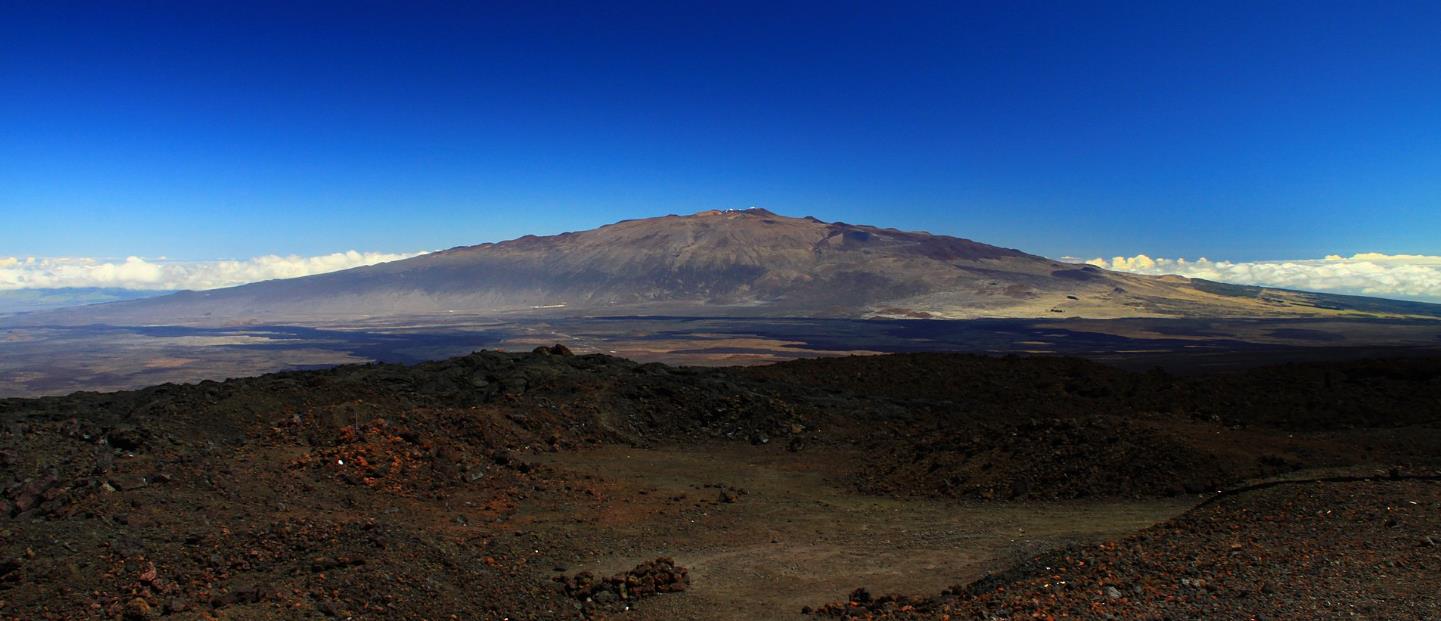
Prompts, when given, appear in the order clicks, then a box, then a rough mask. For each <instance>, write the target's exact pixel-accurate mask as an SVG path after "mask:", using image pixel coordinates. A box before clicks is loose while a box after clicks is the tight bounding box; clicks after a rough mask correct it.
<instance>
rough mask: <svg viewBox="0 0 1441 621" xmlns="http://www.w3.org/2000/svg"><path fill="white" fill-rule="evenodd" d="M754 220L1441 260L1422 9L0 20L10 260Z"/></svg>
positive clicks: (194, 11)
mask: <svg viewBox="0 0 1441 621" xmlns="http://www.w3.org/2000/svg"><path fill="white" fill-rule="evenodd" d="M292 5H293V6H292ZM752 205H759V206H762V207H766V208H768V209H771V210H773V211H776V212H779V213H783V214H788V215H815V216H817V217H820V218H822V219H825V220H844V221H848V222H861V223H870V224H877V225H882V226H894V227H898V228H904V229H922V230H929V231H932V232H936V233H946V234H953V235H959V236H964V237H970V238H973V239H977V240H981V241H986V242H990V243H995V244H1000V245H1005V246H1011V247H1019V248H1022V249H1025V250H1028V251H1031V252H1036V253H1039V254H1045V255H1049V256H1061V255H1073V256H1083V257H1090V256H1097V255H1106V256H1110V255H1113V254H1134V253H1138V252H1146V253H1150V254H1153V255H1164V256H1189V257H1197V256H1202V255H1205V256H1209V257H1212V258H1226V259H1233V260H1253V259H1274V258H1316V257H1320V256H1323V255H1325V254H1331V253H1341V254H1350V253H1353V252H1360V251H1380V252H1390V253H1430V254H1441V3H1438V2H1381V3H1361V2H1325V1H1313V2H1294V3H1291V2H1189V3H1181V2H1135V3H1091V2H994V3H984V4H982V3H916V4H910V3H891V2H886V3H880V2H876V3H865V4H845V3H832V2H827V3H794V4H793V3H774V2H758V3H742V2H714V3H699V2H660V3H655V4H629V3H578V4H574V5H571V4H565V3H545V2H513V3H512V2H506V3H487V2H471V3H454V4H451V3H429V2H395V3H375V2H338V3H318V2H285V3H275V4H270V3H265V2H258V1H247V2H229V3H220V2H206V1H184V2H180V1H177V2H109V3H94V4H91V3H77V2H63V1H55V2H48V1H47V2H31V1H14V0H0V256H10V255H20V256H24V255H41V256H56V255H72V256H74V255H84V256H125V255H130V254H138V255H144V256H169V257H171V258H185V259H205V258H220V257H248V256H253V255H258V254H267V253H282V254H288V253H300V254H318V253H324V252H331V251H336V250H344V249H351V248H354V249H359V250H372V251H409V250H419V249H439V248H444V247H449V246H455V245H462V244H471V243H479V242H482V241H493V240H499V239H505V238H510V237H515V236H518V235H521V234H525V233H554V232H560V231H566V230H578V229H584V228H590V227H593V226H596V225H600V224H604V223H606V222H611V221H614V220H618V219H622V218H634V217H644V216H651V215H660V214H665V213H688V212H694V211H699V210H703V209H713V208H719V209H724V208H744V207H749V206H752Z"/></svg>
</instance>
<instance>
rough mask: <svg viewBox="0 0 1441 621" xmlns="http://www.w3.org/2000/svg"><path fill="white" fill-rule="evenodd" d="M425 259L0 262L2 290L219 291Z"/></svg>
mask: <svg viewBox="0 0 1441 621" xmlns="http://www.w3.org/2000/svg"><path fill="white" fill-rule="evenodd" d="M421 254H425V253H423V252H412V253H384V252H356V251H354V250H351V251H349V252H336V253H332V254H326V255H320V256H314V257H302V256H296V255H291V256H285V257H281V256H276V255H267V256H263V257H255V258H253V259H247V260H243V261H169V260H165V259H142V258H140V257H127V258H126V259H125V260H123V261H107V260H99V259H92V258H84V257H55V258H40V257H26V258H19V257H0V290H7V289H56V288H65V287H115V288H122V289H144V290H162V291H164V290H178V289H195V290H200V289H215V288H219V287H230V286H234V285H243V284H245V283H251V282H257V281H261V280H271V279H274V278H295V277H297V276H309V275H312V274H323V273H325V272H334V271H336V270H343V269H349V268H352V267H360V266H363V265H374V264H376V263H384V262H386V261H397V260H400V259H408V258H410V257H414V256H418V255H421Z"/></svg>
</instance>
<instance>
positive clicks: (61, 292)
mask: <svg viewBox="0 0 1441 621" xmlns="http://www.w3.org/2000/svg"><path fill="white" fill-rule="evenodd" d="M165 293H166V292H165V291H143V290H138V289H119V288H111V287H61V288H53V289H8V290H0V314H4V313H23V312H29V311H37V310H48V309H52V308H65V307H67V306H81V305H84V304H101V303H104V302H115V301H119V300H138V299H140V298H149V297H155V296H157V295H164V294H165Z"/></svg>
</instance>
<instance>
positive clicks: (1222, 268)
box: [1066, 252, 1441, 302]
mask: <svg viewBox="0 0 1441 621" xmlns="http://www.w3.org/2000/svg"><path fill="white" fill-rule="evenodd" d="M1066 260H1071V261H1074V260H1075V259H1066ZM1086 263H1089V264H1091V265H1095V266H1097V267H1103V268H1106V269H1110V270H1116V271H1121V272H1134V273H1137V274H1151V275H1161V274H1179V275H1181V276H1186V277H1189V278H1204V279H1206V280H1215V281H1218V282H1227V283H1234V284H1239V285H1263V286H1268V287H1280V288H1285V289H1301V290H1305V291H1320V292H1326V293H1347V294H1356V295H1370V296H1377V297H1384V298H1404V299H1411V300H1421V301H1425V302H1441V256H1429V255H1418V254H1382V253H1378V252H1364V253H1360V254H1354V255H1351V256H1349V257H1343V256H1339V255H1334V254H1333V255H1329V256H1327V257H1326V258H1324V259H1301V260H1294V261H1250V262H1232V261H1211V260H1209V259H1205V258H1201V259H1196V260H1194V261H1188V260H1186V259H1161V258H1156V259H1153V258H1151V257H1148V256H1146V255H1144V254H1141V255H1136V256H1134V257H1114V258H1111V259H1109V260H1108V259H1103V258H1095V259H1091V260H1089V261H1086Z"/></svg>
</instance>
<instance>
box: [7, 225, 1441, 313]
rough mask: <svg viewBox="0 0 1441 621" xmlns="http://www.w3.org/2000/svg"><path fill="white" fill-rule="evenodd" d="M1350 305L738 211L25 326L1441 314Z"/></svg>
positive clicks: (1339, 299) (519, 242) (457, 251)
mask: <svg viewBox="0 0 1441 621" xmlns="http://www.w3.org/2000/svg"><path fill="white" fill-rule="evenodd" d="M1356 300H1357V299H1349V300H1348V299H1347V298H1345V297H1343V296H1325V295H1320V294H1305V293H1299V292H1290V291H1282V290H1274V289H1263V288H1232V287H1224V286H1215V284H1214V283H1210V284H1207V283H1204V281H1192V280H1189V279H1185V278H1181V277H1173V276H1167V277H1152V276H1140V275H1132V274H1122V273H1117V272H1110V271H1107V270H1103V269H1100V268H1096V267H1093V266H1088V265H1074V264H1068V263H1061V262H1057V261H1053V260H1050V259H1046V258H1044V257H1039V256H1035V255H1030V254H1026V253H1024V252H1021V251H1019V250H1012V249H1007V248H999V247H996V246H990V245H987V244H982V243H978V242H974V241H970V240H966V239H959V238H954V237H947V236H941V235H930V234H927V233H915V232H903V231H898V230H895V229H882V228H877V227H872V226H860V225H850V224H845V223H840V222H836V223H827V222H822V221H820V220H817V219H815V218H789V217H782V216H778V215H776V214H773V213H771V212H769V211H765V210H762V209H749V210H741V211H723V212H722V211H708V212H701V213H697V214H694V215H690V216H673V215H672V216H664V217H659V218H648V219H642V220H627V221H622V222H618V223H615V224H611V225H607V226H603V227H600V228H597V229H593V230H589V231H583V232H578V233H564V234H561V235H553V236H545V237H537V236H525V237H521V238H518V239H514V240H510V241H505V242H500V243H489V244H481V245H478V246H467V247H460V248H453V249H450V250H446V251H442V252H436V253H433V254H429V255H424V256H420V257H416V258H412V259H407V260H403V261H395V262H392V263H384V264H380V265H374V266H369V267H362V268H356V269H351V270H346V271H342V272H334V273H330V274H322V275H318V276H310V277H305V278H296V279H288V280H276V281H267V282H261V283H255V284H250V285H245V286H241V287H232V288H227V289H217V290H213V291H204V292H185V293H179V294H175V295H170V296H164V297H160V298H154V299H148V300H138V301H130V302H122V303H115V304H105V305H99V306H92V307H86V308H83V309H72V310H68V311H63V312H56V313H46V314H44V315H43V316H37V317H34V318H32V320H41V321H46V322H56V323H75V322H83V323H92V322H99V323H113V324H134V323H146V324H151V323H239V322H273V321H287V322H307V321H330V320H344V319H357V318H371V317H387V316H404V315H444V314H456V313H460V314H473V315H497V314H508V313H516V312H539V311H545V312H567V313H584V314H644V313H655V314H677V315H769V316H814V317H872V316H902V317H940V318H971V317H1077V316H1079V317H1154V316H1208V317H1211V316H1224V317H1238V316H1313V315H1314V316H1334V315H1337V314H1353V313H1356V312H1362V311H1364V312H1366V313H1372V314H1400V315H1414V314H1420V315H1433V316H1434V315H1438V314H1441V312H1438V309H1441V307H1436V306H1431V305H1415V304H1411V305H1392V304H1391V303H1390V302H1386V301H1377V300H1372V299H1369V298H1360V300H1363V301H1364V302H1365V303H1364V304H1359V305H1358V304H1357V303H1356ZM1362 307H1364V308H1362ZM556 309H563V310H560V311H557V310H556Z"/></svg>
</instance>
